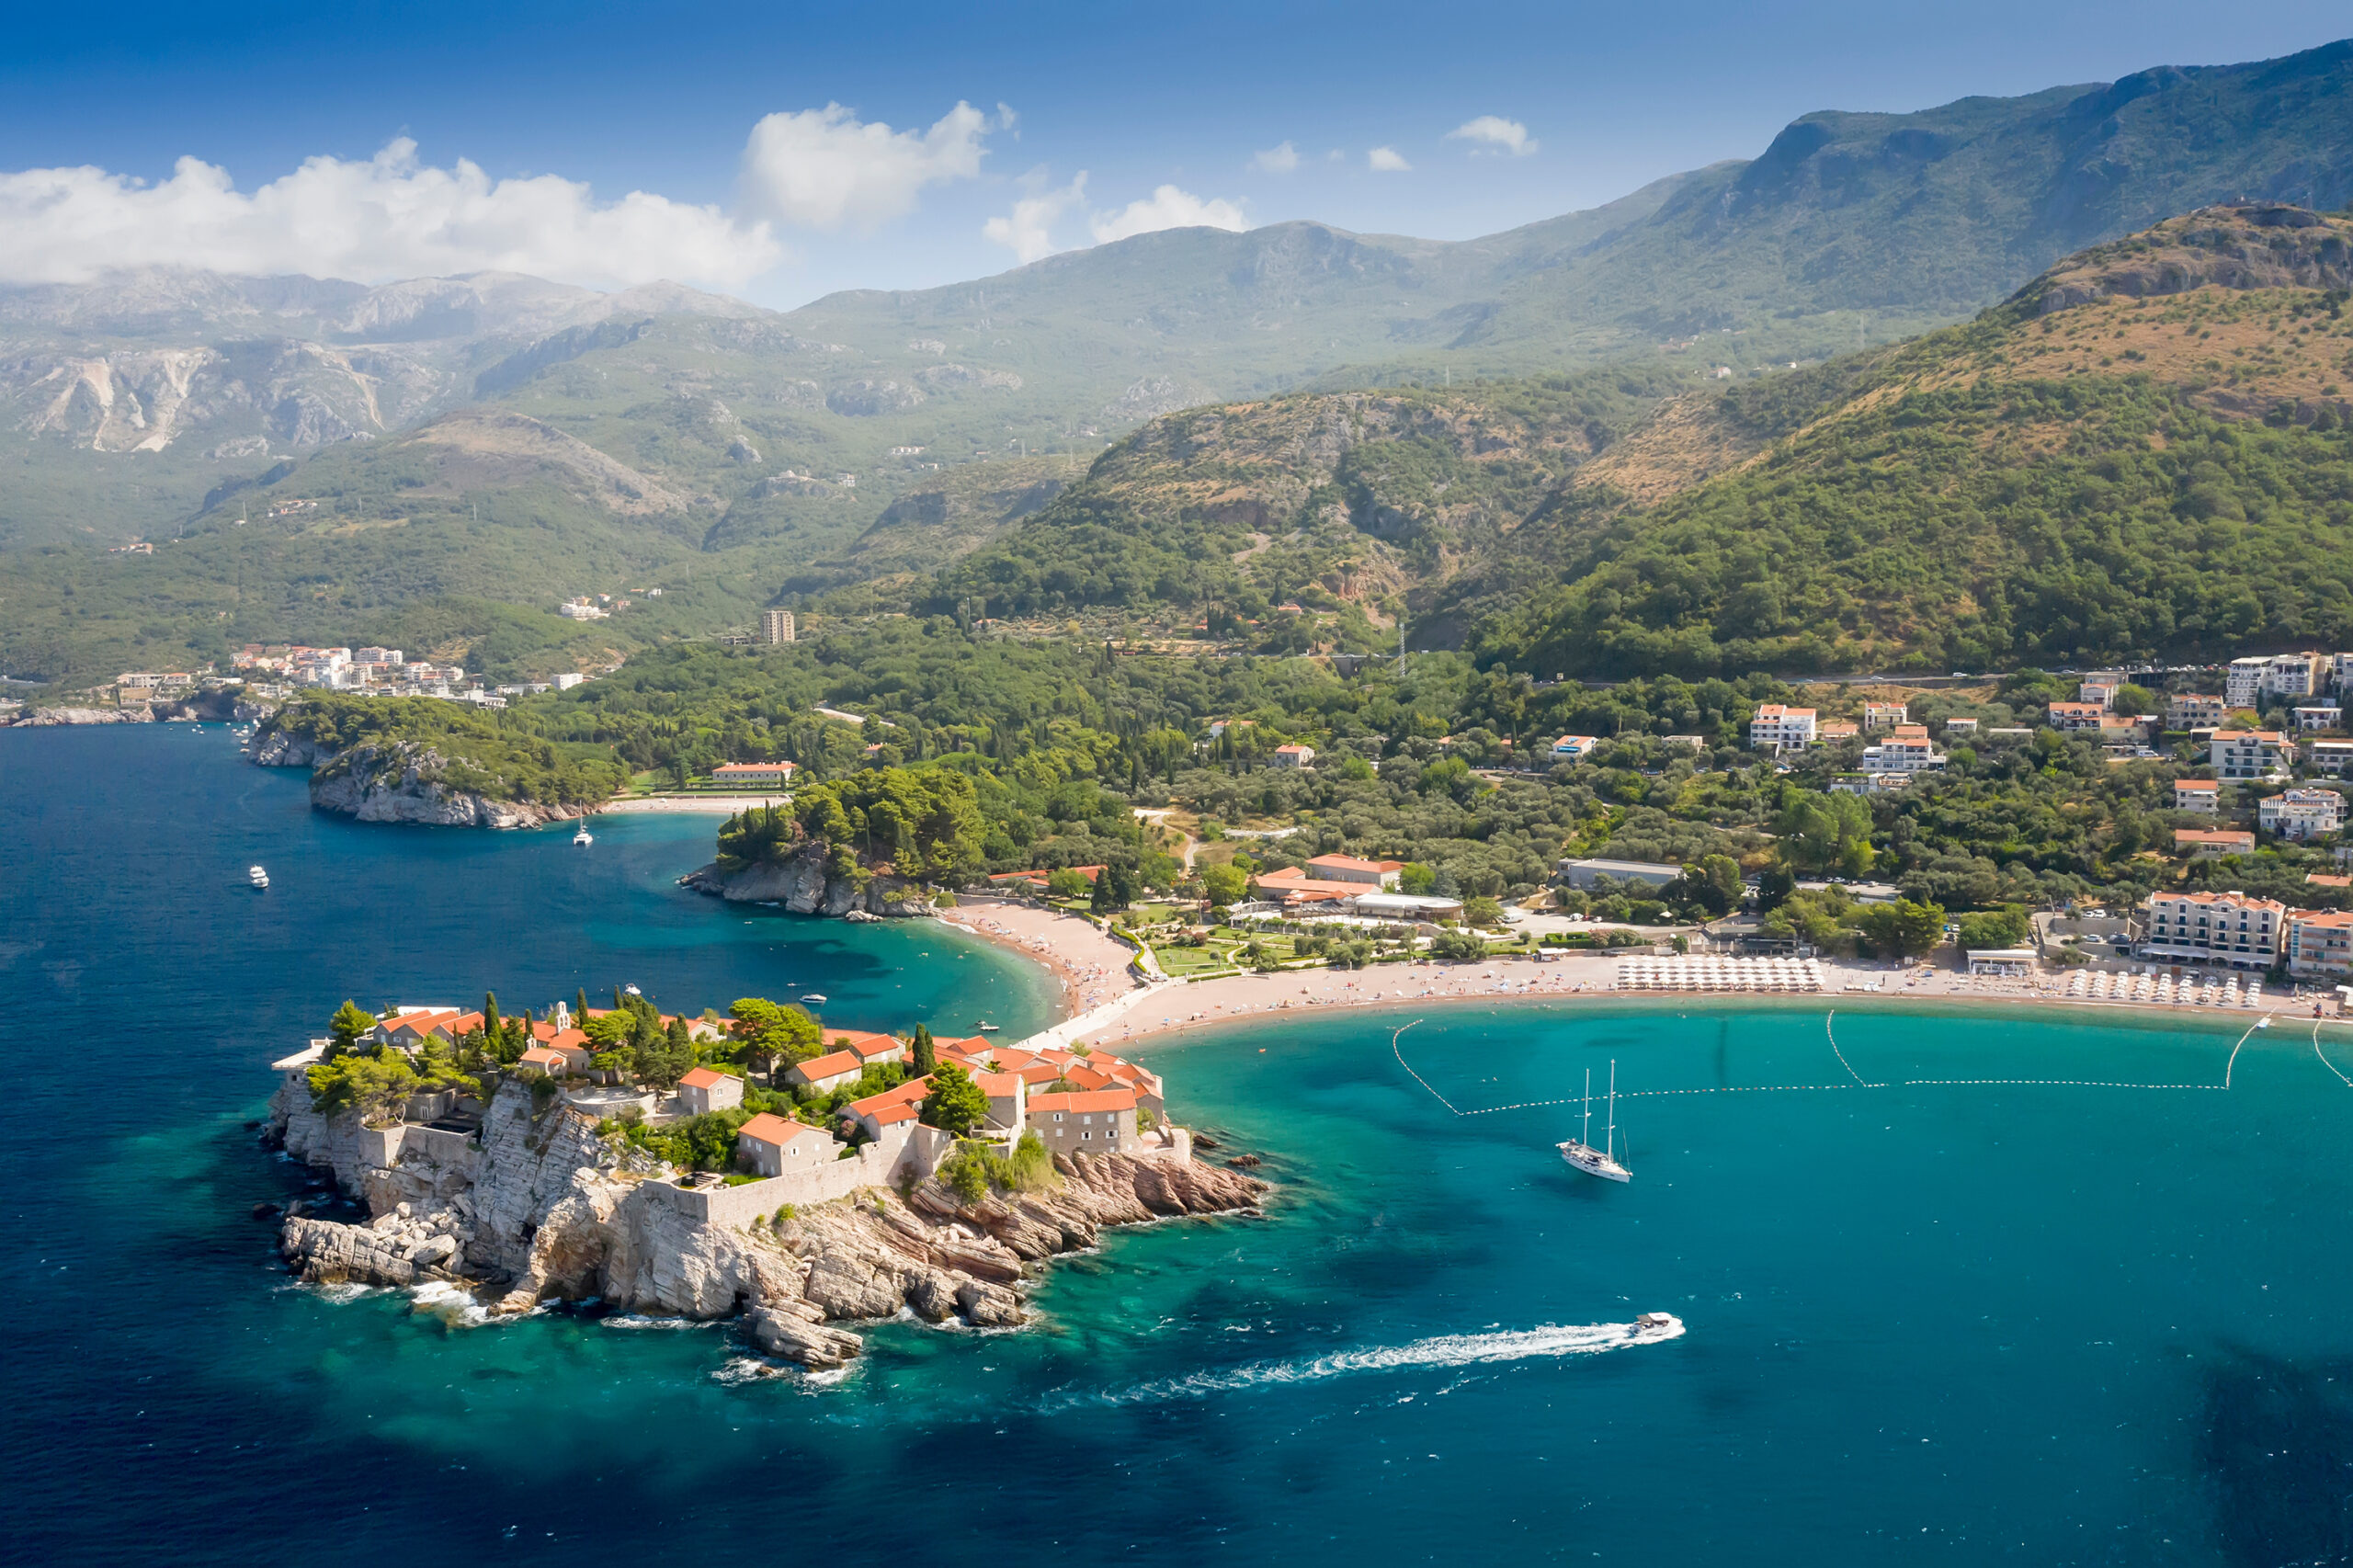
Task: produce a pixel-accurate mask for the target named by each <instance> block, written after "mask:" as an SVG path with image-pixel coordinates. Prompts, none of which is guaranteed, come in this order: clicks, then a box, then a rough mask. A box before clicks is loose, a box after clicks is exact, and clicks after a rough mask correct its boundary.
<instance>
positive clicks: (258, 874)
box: [245, 866, 269, 892]
mask: <svg viewBox="0 0 2353 1568" xmlns="http://www.w3.org/2000/svg"><path fill="white" fill-rule="evenodd" d="M245 881H249V882H251V883H252V884H253V885H254V889H255V891H256V892H259V891H260V890H261V889H263V888H266V887H267V886H269V873H268V872H267V871H265V870H263V869H261V868H260V867H259V866H248V867H246V868H245Z"/></svg>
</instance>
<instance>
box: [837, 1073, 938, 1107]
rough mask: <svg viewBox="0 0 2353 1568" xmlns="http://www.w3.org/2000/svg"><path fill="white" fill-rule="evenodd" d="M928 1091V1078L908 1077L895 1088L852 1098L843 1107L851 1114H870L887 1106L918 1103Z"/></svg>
mask: <svg viewBox="0 0 2353 1568" xmlns="http://www.w3.org/2000/svg"><path fill="white" fill-rule="evenodd" d="M930 1093H931V1080H930V1079H929V1078H910V1079H908V1080H907V1081H906V1082H905V1083H904V1084H902V1085H899V1086H898V1087H897V1088H895V1089H885V1090H883V1091H882V1092H881V1094H879V1095H869V1096H866V1097H865V1098H864V1099H862V1100H852V1101H850V1103H849V1104H848V1105H847V1107H845V1109H847V1110H848V1112H849V1113H850V1114H851V1115H852V1116H871V1115H873V1114H874V1113H875V1112H876V1111H878V1110H881V1109H883V1108H885V1107H889V1106H894V1105H919V1104H921V1103H922V1102H923V1100H924V1097H925V1096H927V1095H929V1094H930Z"/></svg>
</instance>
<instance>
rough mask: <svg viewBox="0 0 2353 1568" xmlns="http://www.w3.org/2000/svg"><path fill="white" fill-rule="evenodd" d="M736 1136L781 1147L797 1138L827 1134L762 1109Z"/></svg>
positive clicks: (821, 1136) (817, 1136)
mask: <svg viewBox="0 0 2353 1568" xmlns="http://www.w3.org/2000/svg"><path fill="white" fill-rule="evenodd" d="M735 1136H736V1137H737V1138H739V1139H741V1138H748V1139H750V1140H751V1141H752V1142H755V1143H772V1144H774V1145H776V1146H777V1147H778V1148H779V1149H781V1148H783V1147H784V1146H785V1145H786V1144H787V1143H790V1142H792V1141H793V1140H794V1139H795V1138H823V1137H824V1136H825V1134H824V1133H823V1132H820V1131H817V1130H816V1129H815V1128H813V1127H806V1126H803V1125H802V1124H801V1123H800V1122H798V1121H787V1120H785V1119H784V1118H782V1117H780V1116H772V1115H770V1114H769V1113H768V1112H767V1111H762V1112H760V1114H759V1115H757V1116H756V1117H754V1118H752V1119H751V1120H749V1121H747V1122H745V1124H744V1125H743V1126H742V1127H741V1128H739V1129H738V1130H737V1131H736V1133H735Z"/></svg>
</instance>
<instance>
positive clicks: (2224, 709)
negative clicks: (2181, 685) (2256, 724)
mask: <svg viewBox="0 0 2353 1568" xmlns="http://www.w3.org/2000/svg"><path fill="white" fill-rule="evenodd" d="M2230 710H2231V705H2230V704H2229V703H2227V702H2225V701H2223V700H2222V699H2221V698H2219V697H2214V696H2210V695H2209V694H2207V693H2205V692H2201V691H2177V692H2176V693H2174V694H2173V695H2172V696H2171V697H2168V698H2166V699H2165V728H2166V729H2168V730H2219V729H2221V728H2222V716H2223V715H2224V714H2226V713H2228V712H2229V711H2230Z"/></svg>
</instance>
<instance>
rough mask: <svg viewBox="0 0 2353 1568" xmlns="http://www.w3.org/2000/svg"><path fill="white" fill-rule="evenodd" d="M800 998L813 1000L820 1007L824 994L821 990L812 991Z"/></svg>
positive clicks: (822, 1003) (823, 1001)
mask: <svg viewBox="0 0 2353 1568" xmlns="http://www.w3.org/2000/svg"><path fill="white" fill-rule="evenodd" d="M801 1000H802V1001H803V1002H814V1003H816V1004H817V1005H818V1006H821V1007H822V1006H824V1004H825V994H824V992H822V991H812V992H810V993H809V994H807V995H805V996H803V997H801Z"/></svg>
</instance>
